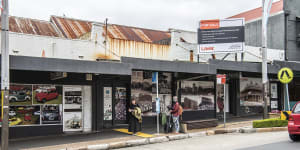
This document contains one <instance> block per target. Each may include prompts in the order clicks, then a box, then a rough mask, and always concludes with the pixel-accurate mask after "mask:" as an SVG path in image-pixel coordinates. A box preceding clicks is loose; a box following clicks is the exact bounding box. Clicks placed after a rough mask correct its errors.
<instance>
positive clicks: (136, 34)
mask: <svg viewBox="0 0 300 150" xmlns="http://www.w3.org/2000/svg"><path fill="white" fill-rule="evenodd" d="M51 21H52V22H53V23H54V24H55V25H56V26H57V27H58V28H59V30H60V31H61V32H62V34H63V35H64V36H65V37H66V38H69V39H79V38H80V37H82V36H83V35H85V34H86V33H88V32H91V30H92V22H90V21H83V20H77V19H72V18H65V17H58V16H51ZM107 30H108V33H107V35H108V37H109V38H112V39H120V40H129V41H136V42H145V43H156V44H162V45H169V43H168V42H165V41H166V40H167V39H170V38H171V35H170V33H169V32H165V31H157V30H151V29H144V28H136V27H129V26H122V25H114V24H109V25H108V27H107ZM104 31H105V26H104ZM162 41H164V42H162Z"/></svg>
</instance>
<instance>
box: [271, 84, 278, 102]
mask: <svg viewBox="0 0 300 150" xmlns="http://www.w3.org/2000/svg"><path fill="white" fill-rule="evenodd" d="M277 94H278V93H277V83H271V98H274V99H277V98H278V95H277Z"/></svg>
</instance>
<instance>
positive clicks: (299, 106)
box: [293, 103, 300, 114]
mask: <svg viewBox="0 0 300 150" xmlns="http://www.w3.org/2000/svg"><path fill="white" fill-rule="evenodd" d="M293 113H296V114H300V103H298V104H297V105H296V106H295V108H294V110H293Z"/></svg>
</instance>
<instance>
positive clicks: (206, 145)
mask: <svg viewBox="0 0 300 150" xmlns="http://www.w3.org/2000/svg"><path fill="white" fill-rule="evenodd" d="M122 150H300V142H292V141H290V139H289V137H288V133H287V132H269V133H253V134H226V135H214V136H208V137H199V138H191V139H185V140H179V141H172V142H168V143H159V144H151V145H144V146H139V147H129V148H124V149H122Z"/></svg>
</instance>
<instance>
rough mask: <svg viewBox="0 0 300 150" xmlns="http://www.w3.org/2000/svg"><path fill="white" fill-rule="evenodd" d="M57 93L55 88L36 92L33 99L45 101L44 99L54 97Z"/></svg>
mask: <svg viewBox="0 0 300 150" xmlns="http://www.w3.org/2000/svg"><path fill="white" fill-rule="evenodd" d="M58 95H59V94H58V93H57V92H56V90H48V91H47V92H40V93H36V95H35V99H36V100H37V101H38V102H43V103H45V102H46V101H50V100H53V99H56V98H57V97H58Z"/></svg>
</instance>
